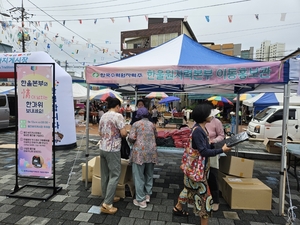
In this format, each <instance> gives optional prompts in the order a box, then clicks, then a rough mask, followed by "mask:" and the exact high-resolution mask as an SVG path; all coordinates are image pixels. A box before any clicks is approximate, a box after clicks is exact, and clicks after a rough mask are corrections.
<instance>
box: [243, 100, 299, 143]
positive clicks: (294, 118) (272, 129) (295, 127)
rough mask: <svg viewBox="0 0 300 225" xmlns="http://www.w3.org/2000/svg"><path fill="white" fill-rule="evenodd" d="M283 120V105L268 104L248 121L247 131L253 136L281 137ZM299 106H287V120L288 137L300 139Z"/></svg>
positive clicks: (293, 139)
mask: <svg viewBox="0 0 300 225" xmlns="http://www.w3.org/2000/svg"><path fill="white" fill-rule="evenodd" d="M282 122H283V106H269V107H267V108H265V109H263V110H262V111H260V112H259V113H258V114H256V115H255V117H254V118H253V119H252V120H251V121H250V123H249V124H248V127H247V133H248V135H249V136H250V137H253V138H261V139H265V138H281V137H282ZM299 125H300V106H290V107H289V119H288V121H287V128H288V139H289V140H291V141H300V132H299Z"/></svg>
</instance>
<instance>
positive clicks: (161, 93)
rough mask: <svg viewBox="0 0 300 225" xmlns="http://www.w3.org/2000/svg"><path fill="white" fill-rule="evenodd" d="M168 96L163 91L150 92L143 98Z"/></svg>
mask: <svg viewBox="0 0 300 225" xmlns="http://www.w3.org/2000/svg"><path fill="white" fill-rule="evenodd" d="M166 97H169V96H168V95H167V94H166V93H165V92H151V93H149V94H147V95H146V96H145V98H166Z"/></svg>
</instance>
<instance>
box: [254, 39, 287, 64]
mask: <svg viewBox="0 0 300 225" xmlns="http://www.w3.org/2000/svg"><path fill="white" fill-rule="evenodd" d="M284 52H285V44H284V43H275V44H272V43H271V41H269V40H267V41H264V42H262V43H261V45H260V48H259V49H257V50H256V59H257V60H261V61H277V60H280V59H281V58H282V57H284Z"/></svg>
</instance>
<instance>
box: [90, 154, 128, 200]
mask: <svg viewBox="0 0 300 225" xmlns="http://www.w3.org/2000/svg"><path fill="white" fill-rule="evenodd" d="M128 164H129V161H128V160H126V159H121V175H120V179H119V183H118V187H117V190H116V196H118V197H121V198H125V186H126V185H128V187H129V190H130V192H131V196H133V195H134V184H133V181H132V169H131V165H128ZM92 195H96V196H101V195H102V190H101V166H100V156H97V157H96V161H95V165H94V169H93V178H92Z"/></svg>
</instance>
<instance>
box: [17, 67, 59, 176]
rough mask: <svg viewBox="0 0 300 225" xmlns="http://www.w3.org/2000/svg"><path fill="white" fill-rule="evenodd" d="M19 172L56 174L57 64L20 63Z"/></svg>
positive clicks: (29, 174)
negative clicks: (54, 86) (54, 87)
mask: <svg viewBox="0 0 300 225" xmlns="http://www.w3.org/2000/svg"><path fill="white" fill-rule="evenodd" d="M17 74H18V78H17V85H18V126H19V129H18V175H19V176H34V177H44V178H50V177H52V176H53V171H52V168H53V165H52V164H53V163H52V162H53V158H52V143H53V137H52V133H53V128H52V121H53V119H52V118H53V111H52V83H53V82H52V76H53V66H50V65H38V64H26V65H20V64H19V65H17Z"/></svg>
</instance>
